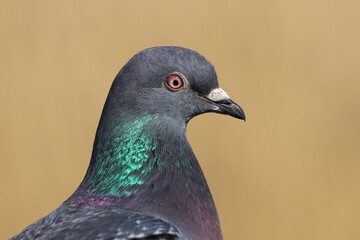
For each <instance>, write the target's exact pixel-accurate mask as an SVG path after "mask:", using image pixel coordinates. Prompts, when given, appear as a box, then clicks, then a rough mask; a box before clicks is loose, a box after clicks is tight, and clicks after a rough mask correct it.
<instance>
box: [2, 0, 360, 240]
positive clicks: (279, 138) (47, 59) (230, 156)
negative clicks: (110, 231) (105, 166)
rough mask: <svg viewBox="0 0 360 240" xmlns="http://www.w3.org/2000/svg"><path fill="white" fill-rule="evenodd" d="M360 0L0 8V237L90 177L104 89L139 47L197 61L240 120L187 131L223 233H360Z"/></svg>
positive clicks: (209, 122)
mask: <svg viewBox="0 0 360 240" xmlns="http://www.w3.org/2000/svg"><path fill="white" fill-rule="evenodd" d="M359 13H360V2H359V1H358V0H305V1H303V0H295V1H289V0H273V1H267V0H241V1H236V0H232V1H230V0H229V1H208V0H207V1H205V0H203V1H194V0H187V1H184V0H182V1H165V0H163V1H155V0H152V1H149V0H136V1H130V0H129V1H120V0H118V1H89V0H86V1H75V0H69V1H48V0H44V1H38V0H35V1H15V0H9V1H4V0H1V1H0V34H1V37H0V98H1V101H0V109H1V117H0V132H1V134H0V146H1V147H0V187H1V197H0V210H1V212H0V239H6V238H9V237H11V236H12V235H14V234H15V233H17V232H19V231H20V230H22V229H23V228H25V227H26V226H27V225H28V224H30V223H32V222H33V221H35V220H37V219H38V218H40V217H42V216H44V215H46V214H48V213H49V212H50V211H52V210H53V209H55V208H56V207H57V206H58V205H60V204H61V203H62V202H63V201H64V200H65V199H66V198H67V197H68V196H69V195H70V194H71V193H72V192H73V191H74V190H75V189H76V187H77V186H78V184H79V183H80V181H81V180H82V178H83V176H84V174H85V171H86V169H87V166H88V163H89V159H90V153H91V149H92V143H93V138H94V134H95V130H96V127H97V124H98V120H99V117H100V113H101V110H102V107H103V103H104V101H105V97H106V95H107V92H108V89H109V87H110V84H111V82H112V80H113V78H114V77H115V75H116V74H117V72H118V70H119V69H120V68H121V67H122V66H123V64H125V62H126V61H127V60H128V59H129V58H130V57H131V56H132V55H133V54H135V53H136V52H138V51H140V50H142V49H144V48H147V47H150V46H158V45H179V46H184V47H188V48H191V49H195V50H197V51H198V52H200V53H202V54H203V55H205V56H206V57H207V58H208V59H209V60H210V61H211V62H212V63H213V64H214V65H215V68H216V70H217V72H218V76H219V81H220V85H221V87H222V88H223V89H225V90H226V91H227V92H228V94H229V95H230V96H231V97H232V98H233V99H234V100H235V101H236V102H238V103H239V104H240V105H241V106H242V107H243V108H244V110H245V112H246V114H247V118H248V121H247V122H246V123H243V122H241V121H239V120H236V119H233V118H230V117H225V116H221V115H215V114H207V115H203V116H200V117H198V118H196V119H194V120H192V121H191V122H190V124H189V127H188V136H189V139H190V142H191V144H192V146H193V149H194V151H195V153H196V154H197V157H198V159H199V161H200V163H201V165H202V167H203V170H204V172H205V175H206V177H207V179H208V182H209V185H210V188H211V189H212V193H213V195H214V198H215V202H216V205H217V208H218V211H219V215H220V219H221V224H222V229H223V233H224V237H225V239H227V240H229V239H247V240H255V239H256V240H262V239H268V240H272V239H274V240H279V239H280V240H281V239H283V240H288V239H292V240H304V239H314V240H319V239H320V240H332V239H334V240H335V239H336V240H343V239H344V240H351V239H354V240H357V239H360V227H359V226H360V157H359V156H360V70H359V69H360V68H359V67H360V14H359Z"/></svg>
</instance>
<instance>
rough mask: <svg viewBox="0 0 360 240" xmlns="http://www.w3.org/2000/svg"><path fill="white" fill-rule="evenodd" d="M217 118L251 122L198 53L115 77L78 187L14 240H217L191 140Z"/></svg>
mask: <svg viewBox="0 0 360 240" xmlns="http://www.w3.org/2000/svg"><path fill="white" fill-rule="evenodd" d="M207 112H215V113H220V114H226V115H230V116H233V117H235V118H238V119H242V120H244V121H245V114H244V111H243V110H242V108H241V107H240V106H239V105H237V104H236V103H235V102H233V101H232V100H231V99H230V98H229V96H228V95H227V94H226V92H225V91H224V90H222V89H221V88H219V84H218V80H217V75H216V72H215V69H214V67H213V65H212V64H211V63H210V62H209V61H207V60H206V59H205V57H203V56H202V55H200V54H199V53H197V52H195V51H193V50H190V49H187V48H182V47H174V46H162V47H152V48H148V49H145V50H143V51H141V52H139V53H137V54H135V55H134V56H133V57H132V58H131V59H130V60H129V61H128V62H127V63H126V64H125V65H124V67H123V68H122V69H121V70H120V72H119V73H118V74H117V75H116V77H115V79H114V81H113V83H112V86H111V88H110V91H109V94H108V97H107V99H106V102H105V105H104V108H103V111H102V115H101V118H100V122H99V125H98V128H97V132H96V135H95V141H94V145H93V151H92V155H91V160H90V164H89V167H88V170H87V172H86V174H85V177H84V179H83V181H82V182H81V184H80V185H79V187H78V188H77V190H76V191H75V192H74V193H73V194H72V195H71V196H70V197H69V198H68V199H67V200H66V201H65V202H64V203H63V204H62V205H60V206H59V207H58V208H57V209H56V210H54V211H53V212H52V213H50V214H49V215H47V216H45V217H43V218H41V219H39V220H38V221H36V222H35V223H33V224H31V225H30V226H28V227H27V228H26V229H24V230H23V231H22V232H20V233H19V234H17V235H15V236H14V237H13V238H12V239H13V240H18V239H40V240H45V239H46V240H49V239H62V240H63V239H69V240H72V239H76V240H79V239H87V240H88V239H93V240H95V239H96V240H110V239H118V240H130V239H132V240H135V239H136V240H140V239H142V240H150V239H151V240H175V239H181V240H221V239H223V237H222V232H221V228H220V222H219V218H218V214H217V210H216V207H215V204H214V200H213V197H212V195H211V193H210V190H209V187H208V184H207V182H206V179H205V176H204V174H203V172H202V170H201V167H200V165H199V163H198V161H197V159H196V157H195V155H194V153H193V151H192V148H191V146H190V144H189V142H188V140H187V137H186V126H187V123H188V122H189V120H190V119H191V118H193V117H195V116H197V115H199V114H202V113H207Z"/></svg>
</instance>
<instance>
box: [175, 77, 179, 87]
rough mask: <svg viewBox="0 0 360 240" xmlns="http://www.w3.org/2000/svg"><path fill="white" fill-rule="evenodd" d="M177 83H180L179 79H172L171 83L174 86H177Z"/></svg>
mask: <svg viewBox="0 0 360 240" xmlns="http://www.w3.org/2000/svg"><path fill="white" fill-rule="evenodd" d="M179 84H180V83H179V80H177V79H174V81H173V85H174V86H175V87H177V86H178V85H179Z"/></svg>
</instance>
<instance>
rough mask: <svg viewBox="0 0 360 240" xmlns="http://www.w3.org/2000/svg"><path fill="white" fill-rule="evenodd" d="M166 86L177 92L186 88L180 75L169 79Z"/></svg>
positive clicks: (173, 75) (171, 76)
mask: <svg viewBox="0 0 360 240" xmlns="http://www.w3.org/2000/svg"><path fill="white" fill-rule="evenodd" d="M166 85H167V86H168V87H169V88H170V89H171V90H175V91H176V90H179V89H180V88H182V87H183V86H184V80H183V79H182V78H181V77H180V76H179V75H175V74H172V75H170V76H169V77H168V78H167V80H166Z"/></svg>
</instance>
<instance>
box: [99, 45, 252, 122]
mask: <svg viewBox="0 0 360 240" xmlns="http://www.w3.org/2000/svg"><path fill="white" fill-rule="evenodd" d="M119 108H120V110H117V112H119V111H120V112H122V113H126V114H140V113H146V114H161V115H164V116H168V117H171V118H174V119H177V120H183V121H185V122H188V121H189V120H190V119H191V118H192V117H194V116H196V115H199V114H202V113H206V112H217V113H221V114H227V115H231V116H233V117H236V118H239V119H243V120H245V114H244V111H243V110H242V109H241V107H240V106H238V105H237V104H236V103H234V102H233V101H232V100H231V99H230V98H229V96H228V95H227V94H226V92H225V91H223V90H222V89H221V88H219V85H218V80H217V75H216V72H215V69H214V67H213V65H212V64H211V63H210V62H208V61H207V60H206V59H205V58H204V57H203V56H202V55H200V54H199V53H197V52H195V51H192V50H190V49H186V48H181V47H153V48H149V49H145V50H143V51H141V52H139V53H137V54H136V55H135V56H134V57H133V58H131V59H130V60H129V61H128V62H127V63H126V65H125V66H124V67H123V68H122V69H121V71H120V72H119V73H118V75H117V76H116V78H115V80H114V82H113V85H112V87H111V90H110V92H109V96H108V100H107V104H106V107H105V109H104V110H109V111H111V110H113V109H119ZM111 112H112V111H111ZM104 113H105V112H104ZM111 114H113V113H111Z"/></svg>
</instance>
